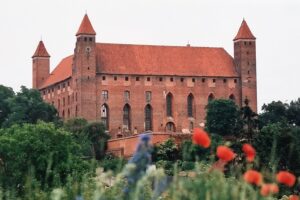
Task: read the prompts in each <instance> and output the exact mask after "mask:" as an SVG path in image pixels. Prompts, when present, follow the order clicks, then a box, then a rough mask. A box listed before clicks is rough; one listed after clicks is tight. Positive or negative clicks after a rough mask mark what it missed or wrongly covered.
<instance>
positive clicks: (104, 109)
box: [101, 104, 109, 130]
mask: <svg viewBox="0 0 300 200" xmlns="http://www.w3.org/2000/svg"><path fill="white" fill-rule="evenodd" d="M101 121H102V123H103V124H104V126H105V128H106V129H107V130H108V127H109V126H108V125H109V110H108V106H107V105H106V104H103V105H102V106H101Z"/></svg>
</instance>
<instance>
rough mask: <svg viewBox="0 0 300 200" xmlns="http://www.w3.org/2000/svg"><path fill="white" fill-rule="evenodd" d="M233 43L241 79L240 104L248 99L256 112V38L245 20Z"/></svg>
mask: <svg viewBox="0 0 300 200" xmlns="http://www.w3.org/2000/svg"><path fill="white" fill-rule="evenodd" d="M233 42H234V61H235V65H236V69H237V72H238V74H239V75H240V78H241V83H240V86H241V91H240V92H241V97H242V99H241V100H242V102H240V103H241V105H243V102H244V101H245V99H248V100H249V106H250V107H251V109H252V110H253V111H254V112H257V86H256V38H255V37H254V35H253V34H252V32H251V30H250V28H249V26H248V25H247V22H246V21H245V20H243V22H242V24H241V26H240V29H239V31H238V33H237V35H236V36H235V38H234V39H233Z"/></svg>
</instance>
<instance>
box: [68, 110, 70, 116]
mask: <svg viewBox="0 0 300 200" xmlns="http://www.w3.org/2000/svg"><path fill="white" fill-rule="evenodd" d="M68 118H70V109H68Z"/></svg>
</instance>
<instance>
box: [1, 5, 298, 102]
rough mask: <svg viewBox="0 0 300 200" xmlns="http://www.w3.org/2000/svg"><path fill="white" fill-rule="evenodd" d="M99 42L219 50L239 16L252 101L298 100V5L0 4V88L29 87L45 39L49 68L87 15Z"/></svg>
mask: <svg viewBox="0 0 300 200" xmlns="http://www.w3.org/2000/svg"><path fill="white" fill-rule="evenodd" d="M85 12H87V13H88V15H89V17H90V20H91V22H92V24H93V26H94V29H95V30H96V32H97V41H98V42H109V43H132V44H155V45H186V44H187V43H188V41H189V42H190V44H191V45H192V46H208V47H224V48H225V49H226V50H227V51H228V52H229V54H231V55H233V42H232V39H233V38H234V36H235V35H236V33H237V31H238V28H239V26H240V24H241V22H242V19H243V18H245V19H246V21H247V22H248V25H249V26H250V29H251V30H252V32H253V34H254V35H255V36H256V38H257V75H258V103H259V107H261V106H262V105H263V103H268V102H270V101H272V100H281V101H284V102H285V101H290V100H295V99H297V98H298V97H300V65H299V63H300V62H299V59H300V50H299V46H300V1H299V0H47V1H45V0H26V1H23V0H21V1H20V0H0V27H1V28H0V39H1V43H0V84H3V85H6V86H10V87H12V88H13V89H14V90H19V88H20V86H21V85H25V86H27V87H31V79H32V74H31V67H32V66H31V56H32V55H33V53H34V51H35V49H36V47H37V44H38V42H39V40H40V39H41V37H42V39H43V41H44V43H45V45H46V48H47V50H48V52H49V53H50V55H51V69H53V68H54V67H55V66H56V65H57V64H58V62H59V61H60V60H61V59H62V58H63V57H66V56H68V55H71V54H72V52H73V49H74V47H75V33H76V31H77V29H78V27H79V25H80V22H81V20H82V18H83V16H84V14H85Z"/></svg>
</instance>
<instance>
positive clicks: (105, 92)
mask: <svg viewBox="0 0 300 200" xmlns="http://www.w3.org/2000/svg"><path fill="white" fill-rule="evenodd" d="M101 95H102V100H103V101H107V100H108V91H107V90H102V94H101Z"/></svg>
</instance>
